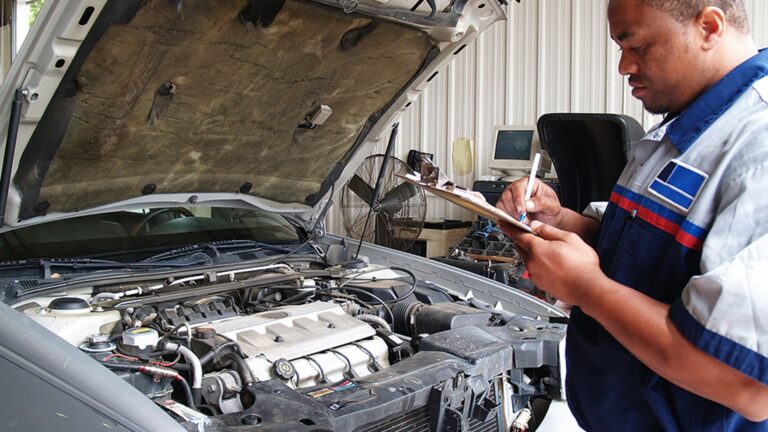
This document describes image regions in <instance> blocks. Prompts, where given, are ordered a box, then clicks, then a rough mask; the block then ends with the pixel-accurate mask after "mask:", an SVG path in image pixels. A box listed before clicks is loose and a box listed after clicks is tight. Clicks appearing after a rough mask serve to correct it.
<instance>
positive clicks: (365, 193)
mask: <svg viewBox="0 0 768 432" xmlns="http://www.w3.org/2000/svg"><path fill="white" fill-rule="evenodd" d="M347 186H348V187H349V189H350V190H351V191H352V192H354V193H355V195H357V196H359V197H360V199H361V200H363V202H365V203H366V204H368V205H370V204H371V197H373V188H372V187H371V186H370V185H369V184H368V183H366V182H365V180H363V179H362V178H361V177H360V176H359V175H357V174H355V175H354V176H353V177H352V178H351V179H350V180H349V183H347Z"/></svg>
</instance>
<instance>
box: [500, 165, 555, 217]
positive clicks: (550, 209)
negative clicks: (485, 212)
mask: <svg viewBox="0 0 768 432" xmlns="http://www.w3.org/2000/svg"><path fill="white" fill-rule="evenodd" d="M527 186H528V176H526V177H523V178H521V179H519V180H516V181H514V182H512V183H510V185H509V186H507V188H506V189H505V190H504V193H503V194H502V195H501V198H500V199H499V201H498V202H497V203H496V207H498V208H499V209H501V210H503V211H504V212H506V213H508V214H509V215H511V216H512V217H514V218H515V219H517V218H519V217H520V214H521V213H523V209H525V212H526V215H527V217H528V220H529V221H531V220H538V221H541V222H544V223H546V224H547V225H552V226H554V227H558V228H561V226H562V223H563V212H562V207H561V206H560V199H559V198H558V197H557V194H556V193H555V191H554V190H552V188H551V187H549V186H547V185H546V184H544V182H542V181H541V180H539V179H535V180H534V184H533V191H532V192H531V199H529V200H528V201H525V189H526V188H527Z"/></svg>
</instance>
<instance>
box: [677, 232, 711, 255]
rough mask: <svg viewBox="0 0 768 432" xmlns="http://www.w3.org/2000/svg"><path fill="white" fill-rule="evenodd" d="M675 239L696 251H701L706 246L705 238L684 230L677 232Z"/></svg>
mask: <svg viewBox="0 0 768 432" xmlns="http://www.w3.org/2000/svg"><path fill="white" fill-rule="evenodd" d="M675 241H677V242H678V243H680V244H681V245H683V246H685V247H687V248H688V249H691V250H694V251H700V250H702V249H703V248H704V241H703V240H701V239H700V238H698V237H694V236H692V235H690V234H688V233H687V232H685V231H683V230H680V231H678V232H677V235H675Z"/></svg>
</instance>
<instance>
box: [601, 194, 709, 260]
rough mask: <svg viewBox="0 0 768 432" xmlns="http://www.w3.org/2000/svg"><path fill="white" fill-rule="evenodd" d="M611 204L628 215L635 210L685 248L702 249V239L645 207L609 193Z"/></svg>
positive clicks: (642, 217)
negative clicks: (672, 236) (673, 237)
mask: <svg viewBox="0 0 768 432" xmlns="http://www.w3.org/2000/svg"><path fill="white" fill-rule="evenodd" d="M611 202H613V203H614V204H616V205H617V206H619V207H620V208H622V209H623V210H626V211H628V212H630V213H631V212H633V211H635V210H637V215H638V216H640V218H641V219H643V220H644V221H646V222H648V223H649V224H651V225H653V226H655V227H656V228H658V229H660V230H662V231H664V232H666V233H669V234H672V235H674V236H675V241H676V242H678V243H680V244H681V245H683V246H685V247H687V248H688V249H691V250H695V251H700V250H702V249H703V247H704V241H703V240H702V239H700V238H698V237H695V236H692V235H691V234H688V233H687V232H685V231H684V230H681V229H680V225H678V224H676V223H674V222H672V221H671V220H669V219H667V218H665V217H663V216H659V215H658V214H656V213H654V212H653V211H651V210H648V209H647V208H645V207H642V206H640V205H639V204H638V203H636V202H634V201H632V200H631V199H629V198H627V197H624V196H621V195H619V194H618V193H616V192H613V193H611Z"/></svg>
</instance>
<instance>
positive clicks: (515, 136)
mask: <svg viewBox="0 0 768 432" xmlns="http://www.w3.org/2000/svg"><path fill="white" fill-rule="evenodd" d="M493 137H494V139H493V151H492V153H491V163H490V164H489V166H490V167H491V168H492V169H494V170H497V171H501V172H502V173H504V175H505V177H504V178H503V180H514V179H517V178H519V177H522V176H526V175H528V174H530V171H531V166H532V165H533V158H534V156H535V155H536V153H537V152H541V145H540V144H539V135H538V133H537V132H536V126H535V125H513V126H496V127H494V128H493ZM541 168H546V167H545V166H543V165H542V166H540V171H539V174H540V175H543V174H544V171H541Z"/></svg>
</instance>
